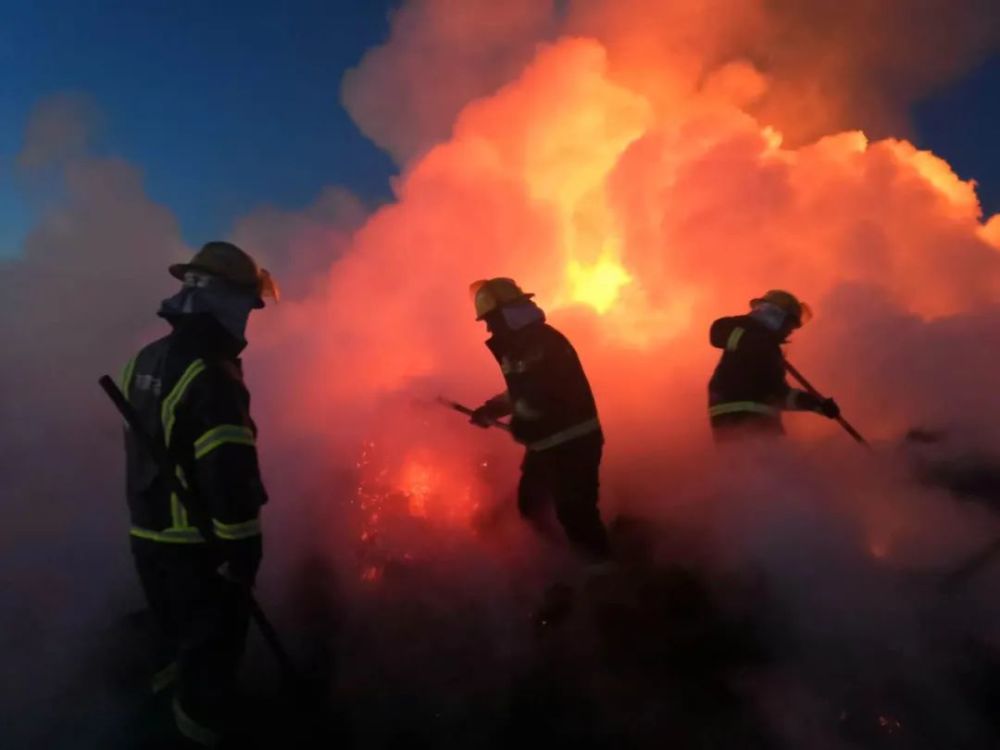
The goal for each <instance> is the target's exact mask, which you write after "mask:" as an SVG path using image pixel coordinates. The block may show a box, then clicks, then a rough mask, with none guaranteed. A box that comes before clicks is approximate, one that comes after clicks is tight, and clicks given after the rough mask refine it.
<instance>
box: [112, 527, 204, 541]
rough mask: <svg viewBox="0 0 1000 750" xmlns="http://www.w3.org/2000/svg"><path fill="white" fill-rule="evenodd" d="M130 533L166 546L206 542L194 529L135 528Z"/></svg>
mask: <svg viewBox="0 0 1000 750" xmlns="http://www.w3.org/2000/svg"><path fill="white" fill-rule="evenodd" d="M128 533H129V534H130V535H131V536H134V537H136V538H138V539H148V540H149V541H151V542H162V543H164V544H202V543H204V541H205V540H204V538H203V537H202V535H201V532H199V531H198V529H196V528H194V527H189V528H170V529H164V530H163V531H153V530H152V529H144V528H142V527H141V526H133V527H132V528H131V529H129V532H128Z"/></svg>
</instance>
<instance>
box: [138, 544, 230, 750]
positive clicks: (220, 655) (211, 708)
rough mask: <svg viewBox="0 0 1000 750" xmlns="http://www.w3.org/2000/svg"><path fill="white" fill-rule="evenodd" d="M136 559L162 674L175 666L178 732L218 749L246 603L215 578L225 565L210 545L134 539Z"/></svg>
mask: <svg viewBox="0 0 1000 750" xmlns="http://www.w3.org/2000/svg"><path fill="white" fill-rule="evenodd" d="M132 555H133V557H134V559H135V564H136V569H137V570H138V573H139V580H140V582H141V583H142V588H143V591H144V592H145V594H146V599H147V602H148V603H149V607H150V610H151V611H152V613H153V616H154V620H155V622H156V624H157V626H158V630H159V633H158V636H159V640H160V643H159V644H158V646H157V654H156V658H157V660H158V662H159V664H158V665H157V669H160V670H161V672H160V674H163V673H164V672H167V671H170V670H171V669H176V681H175V692H174V703H173V710H174V719H175V721H176V723H177V728H178V730H179V731H180V732H181V734H183V735H184V736H185V737H187V738H188V739H189V740H193V741H194V742H196V743H198V744H201V745H205V746H212V745H214V744H217V743H218V742H219V741H220V740H221V738H222V735H223V734H224V733H225V732H226V730H228V729H229V724H230V713H231V708H232V704H233V699H234V692H235V685H236V672H237V668H238V667H239V662H240V659H241V657H242V655H243V649H244V645H245V643H246V636H247V628H248V624H249V606H248V601H247V598H246V596H245V595H244V594H243V593H242V592H241V591H240V590H239V589H238V588H237V587H236V586H235V585H234V584H232V583H230V582H228V581H226V580H224V579H223V578H222V577H221V576H219V575H218V573H217V572H216V570H217V568H218V566H219V564H220V560H219V559H218V557H217V555H215V554H214V553H213V552H212V550H210V549H209V548H207V547H206V546H205V545H202V544H198V545H194V544H166V543H160V542H153V541H148V540H144V539H136V538H133V539H132ZM172 664H175V665H176V667H175V668H174V667H172V666H171V665H172Z"/></svg>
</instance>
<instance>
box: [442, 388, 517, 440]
mask: <svg viewBox="0 0 1000 750" xmlns="http://www.w3.org/2000/svg"><path fill="white" fill-rule="evenodd" d="M437 402H438V403H439V404H441V405H442V406H447V407H448V408H449V409H453V410H454V411H457V412H458V413H459V414H464V415H465V416H467V417H471V416H472V415H473V414H475V413H476V410H475V409H470V408H469V407H468V406H464V405H462V404H460V403H458V402H457V401H452V400H451V399H449V398H445V397H444V396H438V397H437ZM489 423H490V427H496V428H498V429H501V430H504V431H505V432H510V425H509V424H507V423H506V422H503V421H501V420H499V419H490V420H489Z"/></svg>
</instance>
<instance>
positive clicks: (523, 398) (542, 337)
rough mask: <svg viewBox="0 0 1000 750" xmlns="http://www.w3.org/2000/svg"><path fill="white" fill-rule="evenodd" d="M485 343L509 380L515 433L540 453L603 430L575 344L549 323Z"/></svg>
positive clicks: (497, 337) (535, 324)
mask: <svg viewBox="0 0 1000 750" xmlns="http://www.w3.org/2000/svg"><path fill="white" fill-rule="evenodd" d="M486 346H487V347H488V348H489V350H490V351H491V352H492V353H493V356H494V357H496V360H497V363H498V364H499V365H500V370H501V371H502V372H503V377H504V380H505V382H506V383H507V394H508V396H509V398H510V404H511V432H512V433H513V435H514V438H515V439H516V440H517V441H518V442H520V443H522V444H524V445H525V446H526V447H527V448H528V449H529V450H533V451H540V450H546V449H548V448H553V447H555V446H556V445H561V444H562V443H565V442H569V441H570V440H574V439H576V438H579V437H582V436H584V435H588V434H590V433H593V432H600V429H601V425H600V422H599V420H598V417H597V406H596V404H595V402H594V395H593V392H592V391H591V389H590V383H589V382H588V381H587V376H586V374H585V373H584V371H583V365H581V364H580V359H579V357H578V356H577V354H576V350H575V349H574V348H573V346H572V344H570V342H569V341H568V340H567V339H566V337H565V336H563V335H562V334H561V333H559V331H557V330H556V329H554V328H553V327H552V326H550V325H548V324H547V323H542V322H539V323H533V324H531V325H529V326H526V327H524V328H522V329H520V330H517V331H515V332H512V333H509V334H507V335H505V336H502V337H500V336H494V337H493V338H491V339H489V340H488V341H487V342H486Z"/></svg>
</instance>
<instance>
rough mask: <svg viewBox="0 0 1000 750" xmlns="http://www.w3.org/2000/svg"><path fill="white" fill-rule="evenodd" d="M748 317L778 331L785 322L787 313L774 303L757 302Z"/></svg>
mask: <svg viewBox="0 0 1000 750" xmlns="http://www.w3.org/2000/svg"><path fill="white" fill-rule="evenodd" d="M750 317H751V318H753V319H754V320H756V321H758V322H760V323H762V324H763V325H764V326H765V327H766V328H768V329H770V330H772V331H778V330H781V327H782V326H783V325H784V324H785V320H786V319H787V318H788V313H786V312H785V311H784V310H782V309H781V308H780V307H778V306H776V305H772V304H769V303H767V302H759V303H758V304H756V305H754V308H753V310H752V311H751V312H750Z"/></svg>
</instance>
